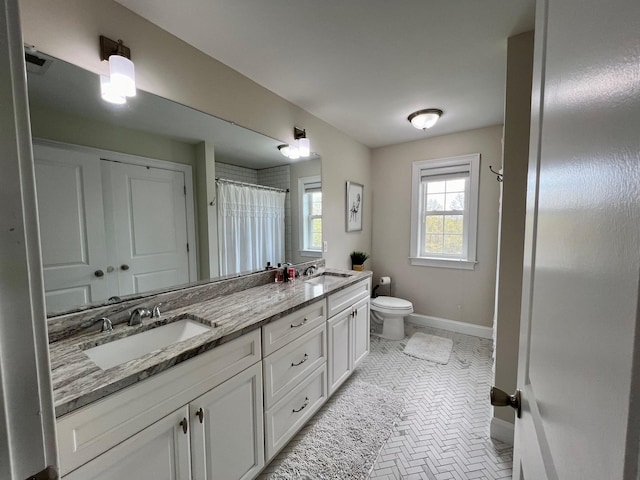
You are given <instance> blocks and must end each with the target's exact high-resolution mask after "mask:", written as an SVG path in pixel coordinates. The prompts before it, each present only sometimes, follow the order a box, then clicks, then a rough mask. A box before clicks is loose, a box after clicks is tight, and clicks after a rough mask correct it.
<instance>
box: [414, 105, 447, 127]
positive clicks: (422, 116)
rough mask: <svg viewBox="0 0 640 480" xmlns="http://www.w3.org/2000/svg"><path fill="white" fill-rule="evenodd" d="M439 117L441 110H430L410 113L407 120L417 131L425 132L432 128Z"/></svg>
mask: <svg viewBox="0 0 640 480" xmlns="http://www.w3.org/2000/svg"><path fill="white" fill-rule="evenodd" d="M441 115H442V110H438V109H435V108H430V109H427V110H419V111H417V112H414V113H412V114H411V115H409V119H408V120H409V121H410V122H411V125H413V126H414V127H416V128H417V129H418V130H426V129H427V128H431V127H433V126H434V125H435V124H436V122H437V121H438V119H439V118H440V116H441Z"/></svg>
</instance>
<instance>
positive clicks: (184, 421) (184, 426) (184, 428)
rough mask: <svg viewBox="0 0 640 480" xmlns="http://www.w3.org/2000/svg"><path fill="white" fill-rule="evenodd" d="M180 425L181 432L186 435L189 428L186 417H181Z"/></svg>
mask: <svg viewBox="0 0 640 480" xmlns="http://www.w3.org/2000/svg"><path fill="white" fill-rule="evenodd" d="M180 426H181V427H182V433H184V434H185V435H186V434H187V431H188V430H189V421H188V420H187V419H186V418H183V419H182V421H181V422H180Z"/></svg>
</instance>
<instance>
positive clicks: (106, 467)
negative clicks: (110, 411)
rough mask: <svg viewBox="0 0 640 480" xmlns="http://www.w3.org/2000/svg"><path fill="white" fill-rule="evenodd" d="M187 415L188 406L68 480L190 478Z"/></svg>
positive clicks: (181, 479)
mask: <svg viewBox="0 0 640 480" xmlns="http://www.w3.org/2000/svg"><path fill="white" fill-rule="evenodd" d="M188 414H189V409H188V407H186V406H185V407H182V408H181V409H179V410H177V411H175V412H174V413H172V414H170V415H168V416H166V417H165V418H163V419H162V420H159V421H157V422H156V423H154V424H153V425H151V426H149V427H147V428H145V429H144V430H142V431H141V432H140V433H137V434H136V435H134V436H133V437H131V438H129V439H128V440H125V441H124V442H122V443H121V444H119V445H118V446H116V447H114V448H112V449H111V450H109V451H108V452H106V453H103V454H102V455H100V456H99V457H97V458H96V459H94V460H92V461H91V462H89V463H87V464H86V465H84V466H82V467H80V468H79V469H77V470H74V471H73V472H71V473H70V474H68V475H66V476H65V477H64V478H65V480H87V479H89V478H90V479H92V480H123V479H135V480H190V479H191V457H190V449H189V441H190V440H189V433H188V432H187V433H186V434H185V433H184V431H183V429H182V426H181V425H180V422H182V421H183V419H185V418H187V419H188V418H189V416H188Z"/></svg>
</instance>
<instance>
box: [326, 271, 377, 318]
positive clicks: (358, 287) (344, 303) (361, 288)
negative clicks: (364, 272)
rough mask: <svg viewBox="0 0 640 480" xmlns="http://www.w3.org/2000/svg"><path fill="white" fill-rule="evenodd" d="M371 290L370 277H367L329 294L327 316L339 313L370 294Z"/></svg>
mask: <svg viewBox="0 0 640 480" xmlns="http://www.w3.org/2000/svg"><path fill="white" fill-rule="evenodd" d="M370 291H371V279H370V278H368V279H366V280H363V281H361V282H358V283H356V284H355V285H351V286H350V287H347V288H345V289H344V290H340V291H339V292H336V293H334V294H333V295H329V298H328V300H327V303H328V314H327V316H328V317H333V316H334V315H336V314H338V313H340V312H341V311H342V310H344V309H345V308H347V307H350V306H351V305H353V304H354V303H356V302H357V301H358V300H360V299H362V298H366V297H368V296H370Z"/></svg>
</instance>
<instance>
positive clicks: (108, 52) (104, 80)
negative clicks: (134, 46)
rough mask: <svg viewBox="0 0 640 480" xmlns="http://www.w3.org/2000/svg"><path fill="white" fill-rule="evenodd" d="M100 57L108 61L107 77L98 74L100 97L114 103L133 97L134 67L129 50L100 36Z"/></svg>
mask: <svg viewBox="0 0 640 480" xmlns="http://www.w3.org/2000/svg"><path fill="white" fill-rule="evenodd" d="M100 59H101V60H108V61H109V77H106V76H104V75H101V76H100V92H101V94H102V99H103V100H105V101H107V102H110V103H116V104H123V103H126V101H127V98H126V97H135V95H136V78H135V68H134V65H133V62H132V61H131V50H130V49H129V47H127V46H125V45H124V44H123V43H122V40H118V41H117V42H116V41H114V40H111V39H110V38H107V37H105V36H103V35H101V36H100Z"/></svg>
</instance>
